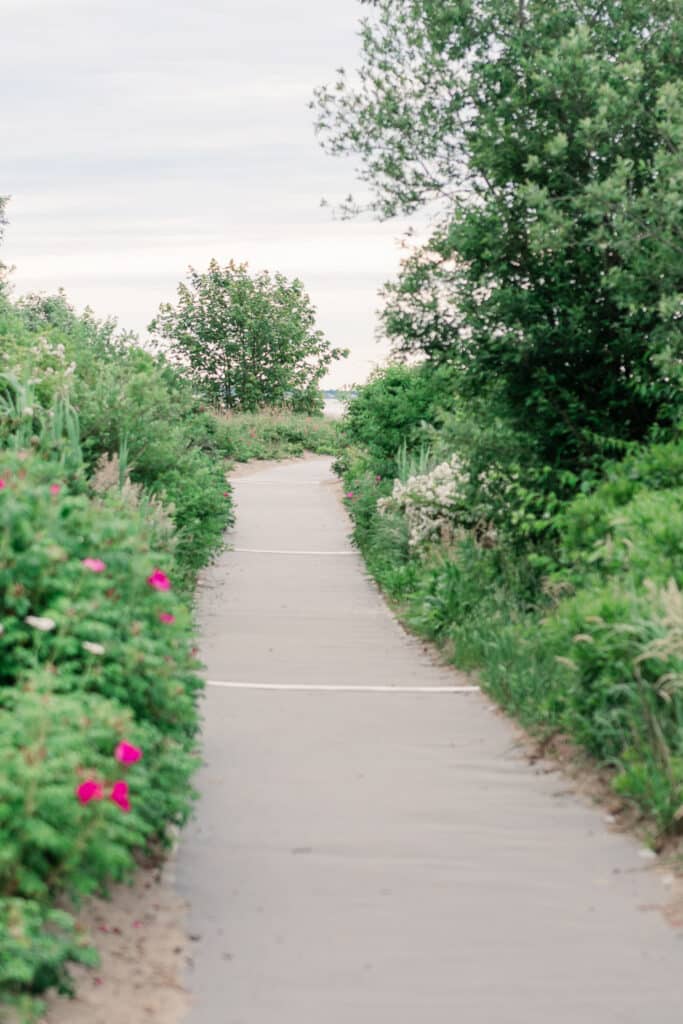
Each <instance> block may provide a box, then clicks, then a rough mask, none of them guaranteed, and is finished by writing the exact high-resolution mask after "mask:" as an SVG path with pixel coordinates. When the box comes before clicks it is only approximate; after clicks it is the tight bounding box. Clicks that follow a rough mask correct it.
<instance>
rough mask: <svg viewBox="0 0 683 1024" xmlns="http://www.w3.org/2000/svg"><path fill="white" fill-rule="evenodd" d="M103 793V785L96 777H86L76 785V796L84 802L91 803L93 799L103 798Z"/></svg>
mask: <svg viewBox="0 0 683 1024" xmlns="http://www.w3.org/2000/svg"><path fill="white" fill-rule="evenodd" d="M103 795H104V794H103V792H102V786H101V785H100V783H99V782H95V780H94V779H86V780H85V782H81V784H80V786H77V787H76V796H77V797H78V799H79V800H80V801H81V803H82V804H89V803H90V801H91V800H101V799H102V797H103Z"/></svg>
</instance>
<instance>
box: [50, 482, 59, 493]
mask: <svg viewBox="0 0 683 1024" xmlns="http://www.w3.org/2000/svg"><path fill="white" fill-rule="evenodd" d="M61 489H62V488H61V485H60V484H50V494H59V492H60V491H61Z"/></svg>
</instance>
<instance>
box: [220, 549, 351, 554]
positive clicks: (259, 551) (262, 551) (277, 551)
mask: <svg viewBox="0 0 683 1024" xmlns="http://www.w3.org/2000/svg"><path fill="white" fill-rule="evenodd" d="M230 551H234V552H238V553H239V554H242V555H346V556H349V555H355V554H356V552H355V551H293V550H290V549H287V548H230Z"/></svg>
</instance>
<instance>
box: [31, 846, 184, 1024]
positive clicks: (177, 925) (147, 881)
mask: <svg viewBox="0 0 683 1024" xmlns="http://www.w3.org/2000/svg"><path fill="white" fill-rule="evenodd" d="M171 870H172V861H171V862H170V866H167V867H166V868H165V869H163V871H161V872H160V871H159V870H158V869H149V868H143V869H140V870H139V871H138V873H137V876H136V878H135V881H134V883H133V884H132V885H130V886H124V885H121V886H117V887H115V888H114V889H113V890H112V898H111V900H110V901H108V900H101V899H95V900H92V901H91V902H89V904H88V905H87V906H86V907H84V908H83V910H82V912H81V913H80V914H79V916H78V920H79V922H80V924H81V925H82V927H83V928H84V929H85V930H86V931H88V932H89V933H90V934H91V935H92V936H93V939H94V942H95V945H96V946H97V948H98V949H99V952H100V957H101V963H100V966H99V967H97V968H94V969H90V968H85V967H81V966H75V967H74V968H73V969H72V972H71V973H72V975H73V977H74V980H75V983H76V990H77V995H76V998H75V999H65V998H63V997H60V996H56V995H50V997H49V999H48V1010H47V1013H46V1015H45V1017H44V1018H43V1024H179V1022H180V1021H181V1020H182V1019H183V1018H184V1016H185V1014H186V1012H187V1009H188V1007H189V996H188V994H187V992H186V991H185V989H184V987H183V984H182V974H183V969H184V966H185V957H186V954H187V947H186V936H185V931H184V919H185V913H186V907H185V904H184V902H183V901H182V900H181V899H180V897H179V896H178V895H177V893H176V892H175V891H174V889H173V885H172V879H171Z"/></svg>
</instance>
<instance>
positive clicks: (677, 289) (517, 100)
mask: <svg viewBox="0 0 683 1024" xmlns="http://www.w3.org/2000/svg"><path fill="white" fill-rule="evenodd" d="M368 6H369V7H370V8H372V12H371V15H370V16H368V17H366V18H365V19H364V21H363V27H362V33H361V40H362V57H361V66H360V69H359V72H358V75H357V77H356V78H354V79H350V78H349V77H348V76H347V75H346V74H345V73H344V72H343V71H342V72H341V73H340V76H339V79H338V81H337V82H336V83H335V85H334V86H333V87H332V88H323V89H321V90H319V91H318V93H317V99H316V107H317V128H318V131H319V133H320V136H321V139H322V142H323V145H324V146H325V148H327V149H328V150H329V151H331V152H332V153H337V154H354V155H355V156H357V157H360V160H361V171H360V177H361V179H362V180H363V182H364V183H366V184H367V185H368V186H369V187H370V189H371V195H372V198H371V201H370V204H369V205H370V207H371V209H372V210H374V212H375V213H376V214H377V215H378V216H380V217H390V216H393V215H394V214H396V213H399V212H403V213H411V212H414V211H416V210H419V209H423V208H427V207H430V206H431V207H432V208H433V207H434V205H436V210H437V224H436V228H435V231H434V236H433V238H432V240H431V242H430V243H429V244H428V245H427V246H426V247H425V248H424V249H423V250H422V251H419V252H418V253H416V254H415V255H414V256H413V257H411V258H410V259H409V260H408V261H407V262H406V264H405V265H404V268H403V272H402V274H401V276H400V278H399V280H398V282H395V283H393V284H391V285H389V286H388V289H387V293H386V294H387V307H386V310H385V313H384V324H385V327H386V330H387V332H388V333H389V335H390V336H391V337H393V339H394V340H395V342H396V344H397V347H398V348H399V349H402V350H404V351H414V350H419V351H422V352H426V353H427V354H428V355H429V356H430V357H432V358H433V359H436V360H438V361H444V360H445V361H450V362H454V363H456V364H457V365H458V366H459V367H460V368H461V386H462V389H463V391H464V393H466V394H467V393H469V394H479V395H482V394H486V393H487V392H492V393H494V394H495V395H496V401H497V402H499V403H501V404H502V405H503V406H504V408H505V411H506V415H507V416H508V417H509V418H510V420H511V421H512V423H513V424H514V425H515V426H516V427H517V428H518V429H520V430H523V431H528V432H530V433H531V434H533V436H534V438H535V439H538V440H539V441H540V444H541V450H542V453H543V457H544V458H545V459H546V460H547V461H549V462H550V463H556V464H564V465H568V466H573V467H576V466H577V465H584V464H587V463H590V462H591V460H593V459H594V458H595V456H596V453H598V452H600V451H601V450H603V449H604V447H605V445H610V444H612V445H615V446H618V445H619V444H623V442H627V441H632V440H641V439H643V438H644V437H646V436H647V435H648V433H650V432H651V431H652V429H653V427H654V426H655V425H658V426H659V428H661V429H664V430H666V429H667V428H668V427H671V426H672V425H673V424H675V423H676V421H677V419H678V418H679V416H680V413H681V395H682V394H683V391H682V389H681V386H680V385H681V365H682V362H681V360H682V356H683V352H682V349H683V259H682V257H683V9H682V7H681V4H680V0H647V2H645V0H369V3H368ZM357 208H358V207H357V206H354V204H353V203H352V202H350V203H347V204H346V210H347V211H348V212H353V211H354V209H357Z"/></svg>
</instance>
